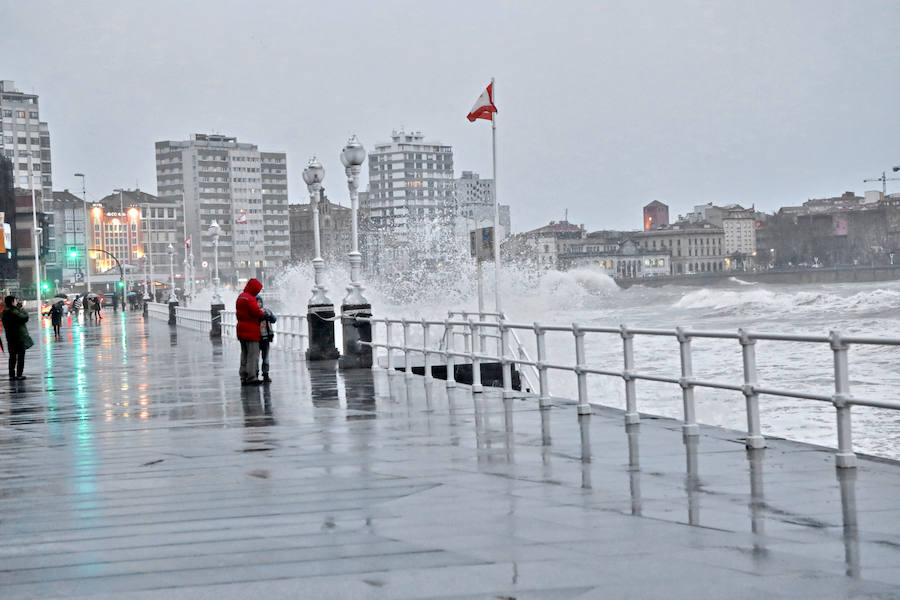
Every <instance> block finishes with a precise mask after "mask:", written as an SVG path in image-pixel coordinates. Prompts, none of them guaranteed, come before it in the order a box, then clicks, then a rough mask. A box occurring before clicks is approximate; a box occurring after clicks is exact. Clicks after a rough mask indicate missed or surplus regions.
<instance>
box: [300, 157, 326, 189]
mask: <svg viewBox="0 0 900 600" xmlns="http://www.w3.org/2000/svg"><path fill="white" fill-rule="evenodd" d="M324 179H325V167H323V166H322V163H320V162H319V159H317V158H316V157H315V156H313V157H312V158H311V159H309V162H308V163H307V164H306V168H305V169H303V181H304V183H306V185H307V186H313V185H319V184H321V183H322V181H323V180H324Z"/></svg>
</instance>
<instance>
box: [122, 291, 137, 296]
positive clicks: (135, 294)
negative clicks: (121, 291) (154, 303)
mask: <svg viewBox="0 0 900 600" xmlns="http://www.w3.org/2000/svg"><path fill="white" fill-rule="evenodd" d="M125 295H126V296H137V292H128V293H127V294H125Z"/></svg>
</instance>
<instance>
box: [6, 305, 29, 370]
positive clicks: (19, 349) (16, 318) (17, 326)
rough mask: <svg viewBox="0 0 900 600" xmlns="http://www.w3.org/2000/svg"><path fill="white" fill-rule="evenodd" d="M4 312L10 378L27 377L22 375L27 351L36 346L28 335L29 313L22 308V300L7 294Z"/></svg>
mask: <svg viewBox="0 0 900 600" xmlns="http://www.w3.org/2000/svg"><path fill="white" fill-rule="evenodd" d="M3 304H4V306H3V314H2V315H0V321H2V323H3V330H4V331H6V351H7V352H8V353H9V379H10V380H13V379H26V377H25V375H22V371H23V370H25V351H26V350H28V349H29V348H31V347H32V346H34V341H32V339H31V336H30V335H28V328H27V327H26V326H25V323H27V322H28V313H27V312H25V310H24V309H23V308H22V302H21V301H16V297H15V296H7V297H6V298H4V299H3Z"/></svg>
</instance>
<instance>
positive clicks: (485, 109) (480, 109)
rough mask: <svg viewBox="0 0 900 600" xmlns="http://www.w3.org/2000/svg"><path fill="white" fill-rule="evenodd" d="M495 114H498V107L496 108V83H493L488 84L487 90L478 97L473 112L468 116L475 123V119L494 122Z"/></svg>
mask: <svg viewBox="0 0 900 600" xmlns="http://www.w3.org/2000/svg"><path fill="white" fill-rule="evenodd" d="M495 112H497V107H496V106H494V82H493V81H492V82H491V83H489V84H488V86H487V88H486V89H485V90H484V91H483V92H481V95H480V96H478V100H476V101H475V106H473V107H472V110H471V111H470V112H469V114H468V115H466V116H467V118H468V119H469V120H470V121H472V122H473V123H474V122H475V119H485V120H487V121H493V120H494V113H495Z"/></svg>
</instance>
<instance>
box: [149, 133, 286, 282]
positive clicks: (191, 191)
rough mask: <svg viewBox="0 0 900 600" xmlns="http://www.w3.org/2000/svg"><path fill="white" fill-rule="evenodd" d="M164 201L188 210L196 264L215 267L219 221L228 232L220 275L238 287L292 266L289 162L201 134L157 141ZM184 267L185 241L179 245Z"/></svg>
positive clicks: (186, 231)
mask: <svg viewBox="0 0 900 600" xmlns="http://www.w3.org/2000/svg"><path fill="white" fill-rule="evenodd" d="M156 183H157V195H158V196H159V200H160V201H174V202H175V204H177V205H179V206H181V207H183V211H184V221H183V228H182V229H183V231H182V234H183V237H184V239H185V240H186V239H190V240H191V247H192V249H193V254H194V261H195V265H197V264H200V263H201V262H202V261H207V262H208V263H210V264H212V262H213V239H212V236H211V235H209V234H208V233H207V230H208V229H209V226H210V224H211V223H212V221H217V222H218V223H219V225H220V226H221V233H220V236H219V272H220V276H221V277H222V278H223V279H227V278H230V277H233V278H234V279H235V281H240V280H246V279H248V278H250V277H258V276H261V275H262V274H263V273H264V272H265V271H266V270H268V269H272V268H275V267H279V266H281V265H282V264H283V263H285V262H287V261H288V260H290V257H291V244H290V232H289V223H288V194H287V192H288V190H287V160H286V156H285V154H284V153H283V152H260V150H259V148H258V147H257V146H256V145H255V144H248V143H244V142H238V141H237V138H236V137H229V136H224V135H218V134H201V133H197V134H194V135H193V136H191V139H190V140H184V141H171V140H170V141H162V142H156ZM173 245H174V246H175V248H176V250H177V255H176V258H175V260H176V261H177V263H178V264H180V263H182V262H183V260H184V254H185V250H186V246H185V244H184V243H183V240H182V241H180V242H179V243H178V244H173Z"/></svg>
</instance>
